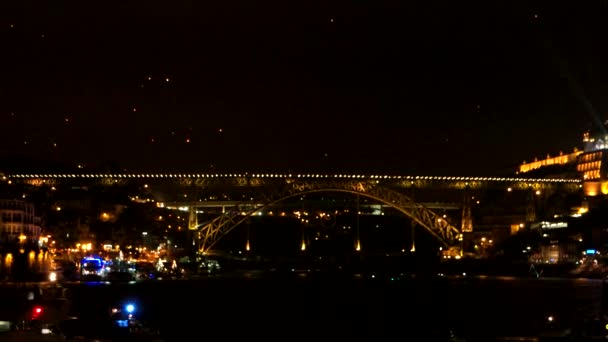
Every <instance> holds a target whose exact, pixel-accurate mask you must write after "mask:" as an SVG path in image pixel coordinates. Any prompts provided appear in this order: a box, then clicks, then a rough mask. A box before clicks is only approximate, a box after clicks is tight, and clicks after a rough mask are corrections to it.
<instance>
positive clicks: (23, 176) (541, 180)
mask: <svg viewBox="0 0 608 342" xmlns="http://www.w3.org/2000/svg"><path fill="white" fill-rule="evenodd" d="M243 177H244V178H334V179H337V178H340V179H374V180H379V179H387V180H389V179H390V180H395V179H399V180H412V181H414V180H430V181H469V182H476V181H477V182H488V181H489V182H534V183H581V182H582V180H580V179H576V178H519V177H517V178H516V177H464V176H454V177H450V176H395V175H362V174H358V175H353V174H269V173H264V174H263V173H259V174H247V173H245V174H234V173H225V174H185V173H177V174H176V173H139V174H135V173H119V174H102V173H97V174H65V173H62V174H14V175H11V174H8V175H4V176H2V179H4V180H6V179H10V178H21V179H32V178H43V179H44V178H47V179H52V178H243Z"/></svg>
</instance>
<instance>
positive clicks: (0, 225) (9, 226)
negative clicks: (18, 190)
mask: <svg viewBox="0 0 608 342" xmlns="http://www.w3.org/2000/svg"><path fill="white" fill-rule="evenodd" d="M40 231H41V227H40V218H39V217H37V216H36V215H35V213H34V205H33V204H31V203H27V202H25V201H20V200H0V239H3V240H8V241H14V240H17V239H18V238H19V237H22V236H25V240H27V241H38V238H39V237H40Z"/></svg>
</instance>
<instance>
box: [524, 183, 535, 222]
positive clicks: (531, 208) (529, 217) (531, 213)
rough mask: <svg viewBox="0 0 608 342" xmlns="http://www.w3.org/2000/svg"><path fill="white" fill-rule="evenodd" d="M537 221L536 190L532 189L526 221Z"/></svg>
mask: <svg viewBox="0 0 608 342" xmlns="http://www.w3.org/2000/svg"><path fill="white" fill-rule="evenodd" d="M533 222H536V191H534V189H530V191H528V198H527V200H526V223H533Z"/></svg>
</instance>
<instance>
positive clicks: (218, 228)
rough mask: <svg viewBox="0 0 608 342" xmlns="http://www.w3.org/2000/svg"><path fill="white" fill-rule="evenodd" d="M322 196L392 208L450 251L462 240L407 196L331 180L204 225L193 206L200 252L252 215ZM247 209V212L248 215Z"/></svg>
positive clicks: (287, 190) (296, 186)
mask: <svg viewBox="0 0 608 342" xmlns="http://www.w3.org/2000/svg"><path fill="white" fill-rule="evenodd" d="M320 192H340V193H349V194H353V195H356V196H362V197H365V198H369V199H372V200H374V201H377V202H380V203H383V204H385V205H388V206H391V207H393V208H395V209H396V210H398V211H399V212H401V213H403V214H404V215H405V216H407V217H409V218H410V219H411V220H412V221H413V222H414V223H415V224H417V225H419V226H421V227H422V228H424V229H425V230H426V231H428V232H429V233H430V234H431V235H432V236H434V237H435V238H436V239H437V240H438V241H439V242H440V243H441V244H442V245H444V246H446V247H449V246H453V245H455V244H456V243H457V241H458V240H459V238H460V237H461V235H460V231H459V230H458V229H457V228H456V227H455V226H454V225H453V224H452V223H450V222H448V220H446V219H445V218H443V217H442V216H441V215H438V214H437V213H435V212H433V211H432V210H430V209H428V208H427V207H425V206H424V205H423V204H421V203H417V202H415V201H413V200H412V199H411V198H409V197H408V196H406V195H405V194H403V193H401V192H399V191H397V190H394V189H391V188H389V187H386V186H383V185H382V184H380V183H379V182H376V181H371V180H352V179H351V180H349V179H341V180H340V179H331V180H327V181H324V182H319V181H315V182H302V181H298V180H290V181H287V182H286V184H285V186H283V187H281V189H280V190H279V191H275V192H273V194H272V195H270V196H267V197H266V198H265V201H264V202H263V204H262V205H261V206H259V207H254V208H251V207H250V206H249V207H248V206H247V202H243V205H242V206H235V207H233V208H232V210H230V211H228V212H226V213H224V214H222V215H220V216H218V217H216V218H215V219H213V220H211V221H208V222H205V223H203V224H200V225H199V224H198V221H197V215H196V207H195V206H190V208H189V210H190V222H189V228H190V229H192V230H197V231H198V232H197V234H198V237H199V249H200V251H202V252H206V251H208V250H210V249H211V248H212V247H213V246H214V245H215V244H216V243H217V242H218V241H219V240H220V239H221V238H222V237H224V236H225V235H227V234H228V233H230V231H232V230H233V229H234V228H236V227H237V226H238V225H239V224H241V223H243V222H244V221H245V220H247V218H249V217H250V216H251V215H254V214H255V213H257V212H259V211H261V210H264V209H265V208H268V207H270V206H272V205H274V204H277V203H279V202H281V201H284V200H286V199H289V198H292V197H296V196H300V195H305V194H311V193H320ZM243 208H247V209H246V211H244V210H243Z"/></svg>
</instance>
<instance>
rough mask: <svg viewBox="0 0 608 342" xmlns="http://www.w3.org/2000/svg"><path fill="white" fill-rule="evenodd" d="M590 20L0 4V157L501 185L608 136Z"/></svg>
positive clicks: (395, 5) (414, 10)
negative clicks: (536, 163)
mask: <svg viewBox="0 0 608 342" xmlns="http://www.w3.org/2000/svg"><path fill="white" fill-rule="evenodd" d="M484 3H487V4H484ZM584 3H586V5H584V6H580V5H579V4H578V2H574V1H572V2H570V3H567V2H561V1H544V2H541V1H486V2H481V1H475V2H470V3H467V2H466V1H465V2H462V1H432V0H431V1H394V2H390V1H384V0H374V1H343V2H337V1H331V0H323V1H314V0H313V1H273V2H270V1H250V0H238V1H237V0H221V1H201V0H190V1H179V0H172V1H155V0H147V1H128V0H121V1H112V0H110V1H98V0H91V1H89V0H87V1H81V0H80V1H62V0H54V1H27V0H3V1H1V2H0V56H1V57H0V62H1V64H0V65H1V70H2V73H1V75H0V128H1V129H0V153H2V155H9V154H12V155H14V154H17V155H22V156H27V157H32V158H39V159H52V160H59V161H65V162H71V163H75V162H83V163H87V164H88V165H94V164H98V163H101V162H103V161H107V160H114V161H116V162H118V163H119V164H120V165H122V166H124V167H126V168H129V169H148V170H153V171H160V170H196V171H200V172H206V171H209V170H217V171H237V170H238V171H268V170H288V169H289V170H298V171H305V172H315V171H333V170H342V171H353V172H365V173H376V172H391V173H399V174H420V175H471V176H474V175H494V174H504V173H505V172H507V173H508V172H511V171H512V170H513V169H514V168H515V166H516V165H517V164H518V163H520V162H522V161H523V160H531V159H532V158H533V157H534V156H545V155H546V154H547V153H551V154H556V153H558V152H559V151H560V150H563V151H571V150H572V148H573V147H574V146H580V145H581V144H580V140H581V136H582V133H583V132H584V131H585V130H586V129H588V128H590V127H591V125H592V122H593V117H594V116H597V117H598V118H601V120H604V119H605V118H606V115H605V113H606V110H608V91H607V90H608V89H607V88H608V87H607V84H608V83H607V81H608V53H607V48H606V47H607V43H608V38H607V36H606V33H607V32H608V3H606V2H605V1H593V0H592V1H586V2H584Z"/></svg>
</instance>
